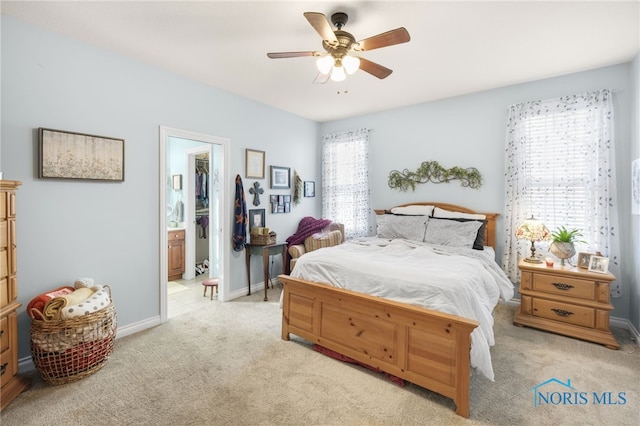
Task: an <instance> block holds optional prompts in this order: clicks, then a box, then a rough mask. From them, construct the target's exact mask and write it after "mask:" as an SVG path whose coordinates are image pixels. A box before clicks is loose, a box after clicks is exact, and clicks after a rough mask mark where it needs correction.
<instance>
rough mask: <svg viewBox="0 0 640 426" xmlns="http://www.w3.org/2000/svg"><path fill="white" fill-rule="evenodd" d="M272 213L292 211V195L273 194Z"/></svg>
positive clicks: (271, 200)
mask: <svg viewBox="0 0 640 426" xmlns="http://www.w3.org/2000/svg"><path fill="white" fill-rule="evenodd" d="M269 201H270V202H271V213H291V195H271V196H270V197H269Z"/></svg>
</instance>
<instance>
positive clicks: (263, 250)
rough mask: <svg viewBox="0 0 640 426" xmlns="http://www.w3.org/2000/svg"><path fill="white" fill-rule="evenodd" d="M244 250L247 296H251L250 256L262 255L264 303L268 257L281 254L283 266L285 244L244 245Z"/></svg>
mask: <svg viewBox="0 0 640 426" xmlns="http://www.w3.org/2000/svg"><path fill="white" fill-rule="evenodd" d="M244 248H245V256H246V262H247V281H248V284H249V293H247V294H248V295H249V294H251V255H254V254H255V255H260V254H262V268H263V270H264V301H265V302H266V301H267V300H268V298H267V289H268V288H269V256H270V255H272V254H281V255H282V265H283V266H284V262H285V259H286V258H287V256H286V253H287V243H286V242H285V243H273V244H266V245H258V244H251V243H246V244H245V245H244Z"/></svg>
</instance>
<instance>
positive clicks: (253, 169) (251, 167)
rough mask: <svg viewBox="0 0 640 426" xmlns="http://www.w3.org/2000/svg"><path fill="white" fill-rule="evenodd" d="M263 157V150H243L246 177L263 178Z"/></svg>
mask: <svg viewBox="0 0 640 426" xmlns="http://www.w3.org/2000/svg"><path fill="white" fill-rule="evenodd" d="M264 157H265V153H264V151H257V150H255V149H246V150H245V159H244V170H245V173H244V174H245V176H246V177H247V178H252V179H264Z"/></svg>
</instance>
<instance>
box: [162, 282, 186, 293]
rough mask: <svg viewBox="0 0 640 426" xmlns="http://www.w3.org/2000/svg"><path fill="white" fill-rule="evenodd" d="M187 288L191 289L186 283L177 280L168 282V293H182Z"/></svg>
mask: <svg viewBox="0 0 640 426" xmlns="http://www.w3.org/2000/svg"><path fill="white" fill-rule="evenodd" d="M187 290H189V287H187V286H186V285H182V284H180V283H177V282H175V281H169V282H168V283H167V294H175V293H180V292H181V291H187Z"/></svg>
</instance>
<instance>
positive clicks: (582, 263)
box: [578, 253, 594, 269]
mask: <svg viewBox="0 0 640 426" xmlns="http://www.w3.org/2000/svg"><path fill="white" fill-rule="evenodd" d="M593 255H594V253H578V268H581V269H589V261H590V260H591V256H593Z"/></svg>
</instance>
